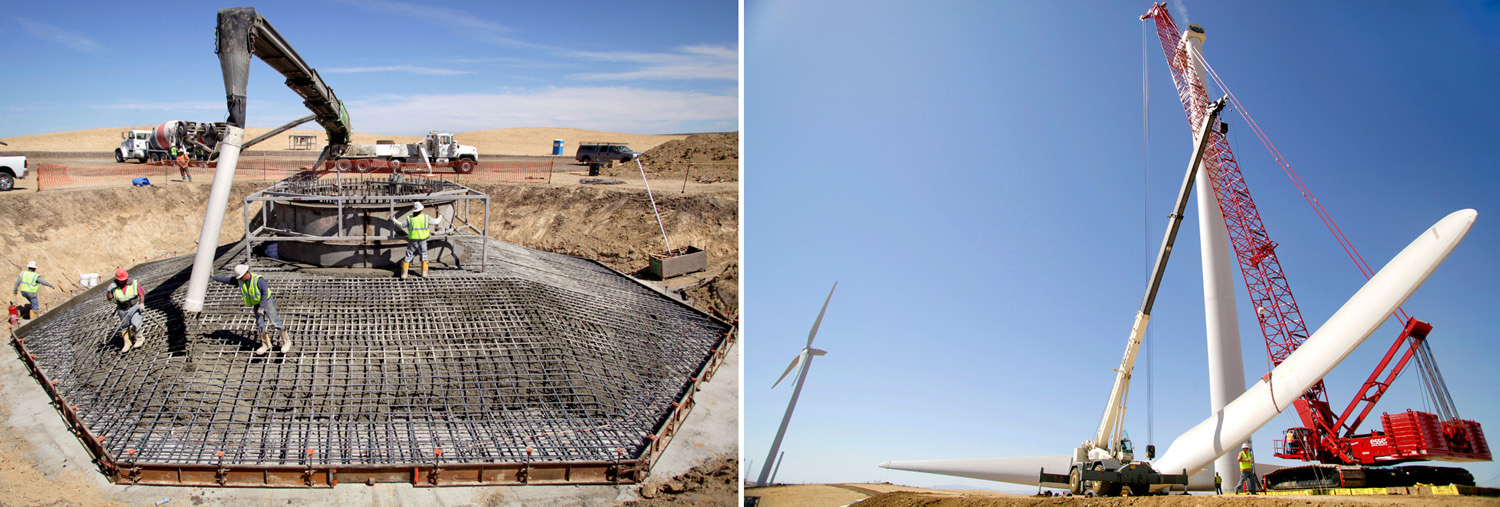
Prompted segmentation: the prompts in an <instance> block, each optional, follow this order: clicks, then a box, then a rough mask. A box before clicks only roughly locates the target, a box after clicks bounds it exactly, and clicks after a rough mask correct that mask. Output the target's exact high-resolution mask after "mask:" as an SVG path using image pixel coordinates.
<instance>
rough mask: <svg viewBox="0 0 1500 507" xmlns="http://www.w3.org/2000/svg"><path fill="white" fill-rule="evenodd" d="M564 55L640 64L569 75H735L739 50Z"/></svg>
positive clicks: (703, 47)
mask: <svg viewBox="0 0 1500 507" xmlns="http://www.w3.org/2000/svg"><path fill="white" fill-rule="evenodd" d="M567 56H572V57H575V58H582V59H587V60H595V61H603V62H615V63H626V64H636V65H640V68H638V69H635V70H629V71H624V72H614V73H593V74H577V75H574V76H573V77H575V78H578V79H588V80H611V79H612V80H629V79H739V69H740V62H739V50H738V49H736V48H731V47H726V46H712V45H696V46H685V47H681V48H678V50H677V52H675V53H646V52H633V51H617V52H574V53H569V54H567Z"/></svg>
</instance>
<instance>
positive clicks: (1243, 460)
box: [1234, 442, 1256, 495]
mask: <svg viewBox="0 0 1500 507" xmlns="http://www.w3.org/2000/svg"><path fill="white" fill-rule="evenodd" d="M1239 460H1240V483H1239V484H1238V485H1236V486H1235V487H1234V489H1235V491H1240V490H1241V488H1244V489H1243V491H1245V492H1248V493H1250V494H1252V495H1253V494H1255V489H1256V488H1255V482H1256V481H1255V455H1253V454H1250V444H1249V443H1248V442H1247V443H1243V444H1240V457H1239Z"/></svg>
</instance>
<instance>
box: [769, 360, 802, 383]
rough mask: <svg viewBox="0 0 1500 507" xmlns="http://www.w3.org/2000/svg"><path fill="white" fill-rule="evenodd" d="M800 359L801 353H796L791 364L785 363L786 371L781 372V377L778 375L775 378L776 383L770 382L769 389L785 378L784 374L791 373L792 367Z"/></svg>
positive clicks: (794, 366)
mask: <svg viewBox="0 0 1500 507" xmlns="http://www.w3.org/2000/svg"><path fill="white" fill-rule="evenodd" d="M801 361H802V354H797V357H795V358H793V359H792V364H789V365H786V371H784V372H781V377H779V378H777V379H776V384H771V389H775V388H776V385H777V384H780V383H781V381H782V379H785V378H786V374H788V373H791V372H792V368H796V367H797V363H798V362H801Z"/></svg>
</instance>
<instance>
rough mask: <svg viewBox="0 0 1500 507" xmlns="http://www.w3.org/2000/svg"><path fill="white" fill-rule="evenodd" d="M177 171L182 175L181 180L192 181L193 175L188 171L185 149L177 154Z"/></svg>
mask: <svg viewBox="0 0 1500 507" xmlns="http://www.w3.org/2000/svg"><path fill="white" fill-rule="evenodd" d="M174 149H175V148H174ZM177 173H178V174H180V175H181V176H182V180H183V181H186V182H189V183H192V181H193V175H192V174H190V173H188V155H187V151H182V152H179V153H178V154H177Z"/></svg>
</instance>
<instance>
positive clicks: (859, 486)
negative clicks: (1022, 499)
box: [745, 483, 1018, 507]
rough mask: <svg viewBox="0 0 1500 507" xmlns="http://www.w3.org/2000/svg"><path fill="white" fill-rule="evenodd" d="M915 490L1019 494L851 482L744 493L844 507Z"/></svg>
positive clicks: (774, 502)
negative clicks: (882, 495)
mask: <svg viewBox="0 0 1500 507" xmlns="http://www.w3.org/2000/svg"><path fill="white" fill-rule="evenodd" d="M898 491H901V492H912V493H921V494H926V495H932V496H933V497H938V498H946V497H958V496H963V495H965V494H968V495H973V496H980V497H982V496H994V497H1012V498H1018V497H1017V496H1016V495H1012V494H1008V493H999V492H995V491H979V490H962V491H950V490H941V489H924V488H915V487H911V486H900V485H895V484H884V483H881V484H874V483H848V484H801V485H795V486H771V487H765V488H747V489H745V496H758V497H760V507H784V506H785V507H790V506H799V507H800V506H815V507H820V506H827V507H842V506H844V505H849V504H850V503H853V502H858V501H861V500H864V499H866V498H870V497H874V496H879V495H881V494H884V493H892V492H898Z"/></svg>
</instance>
